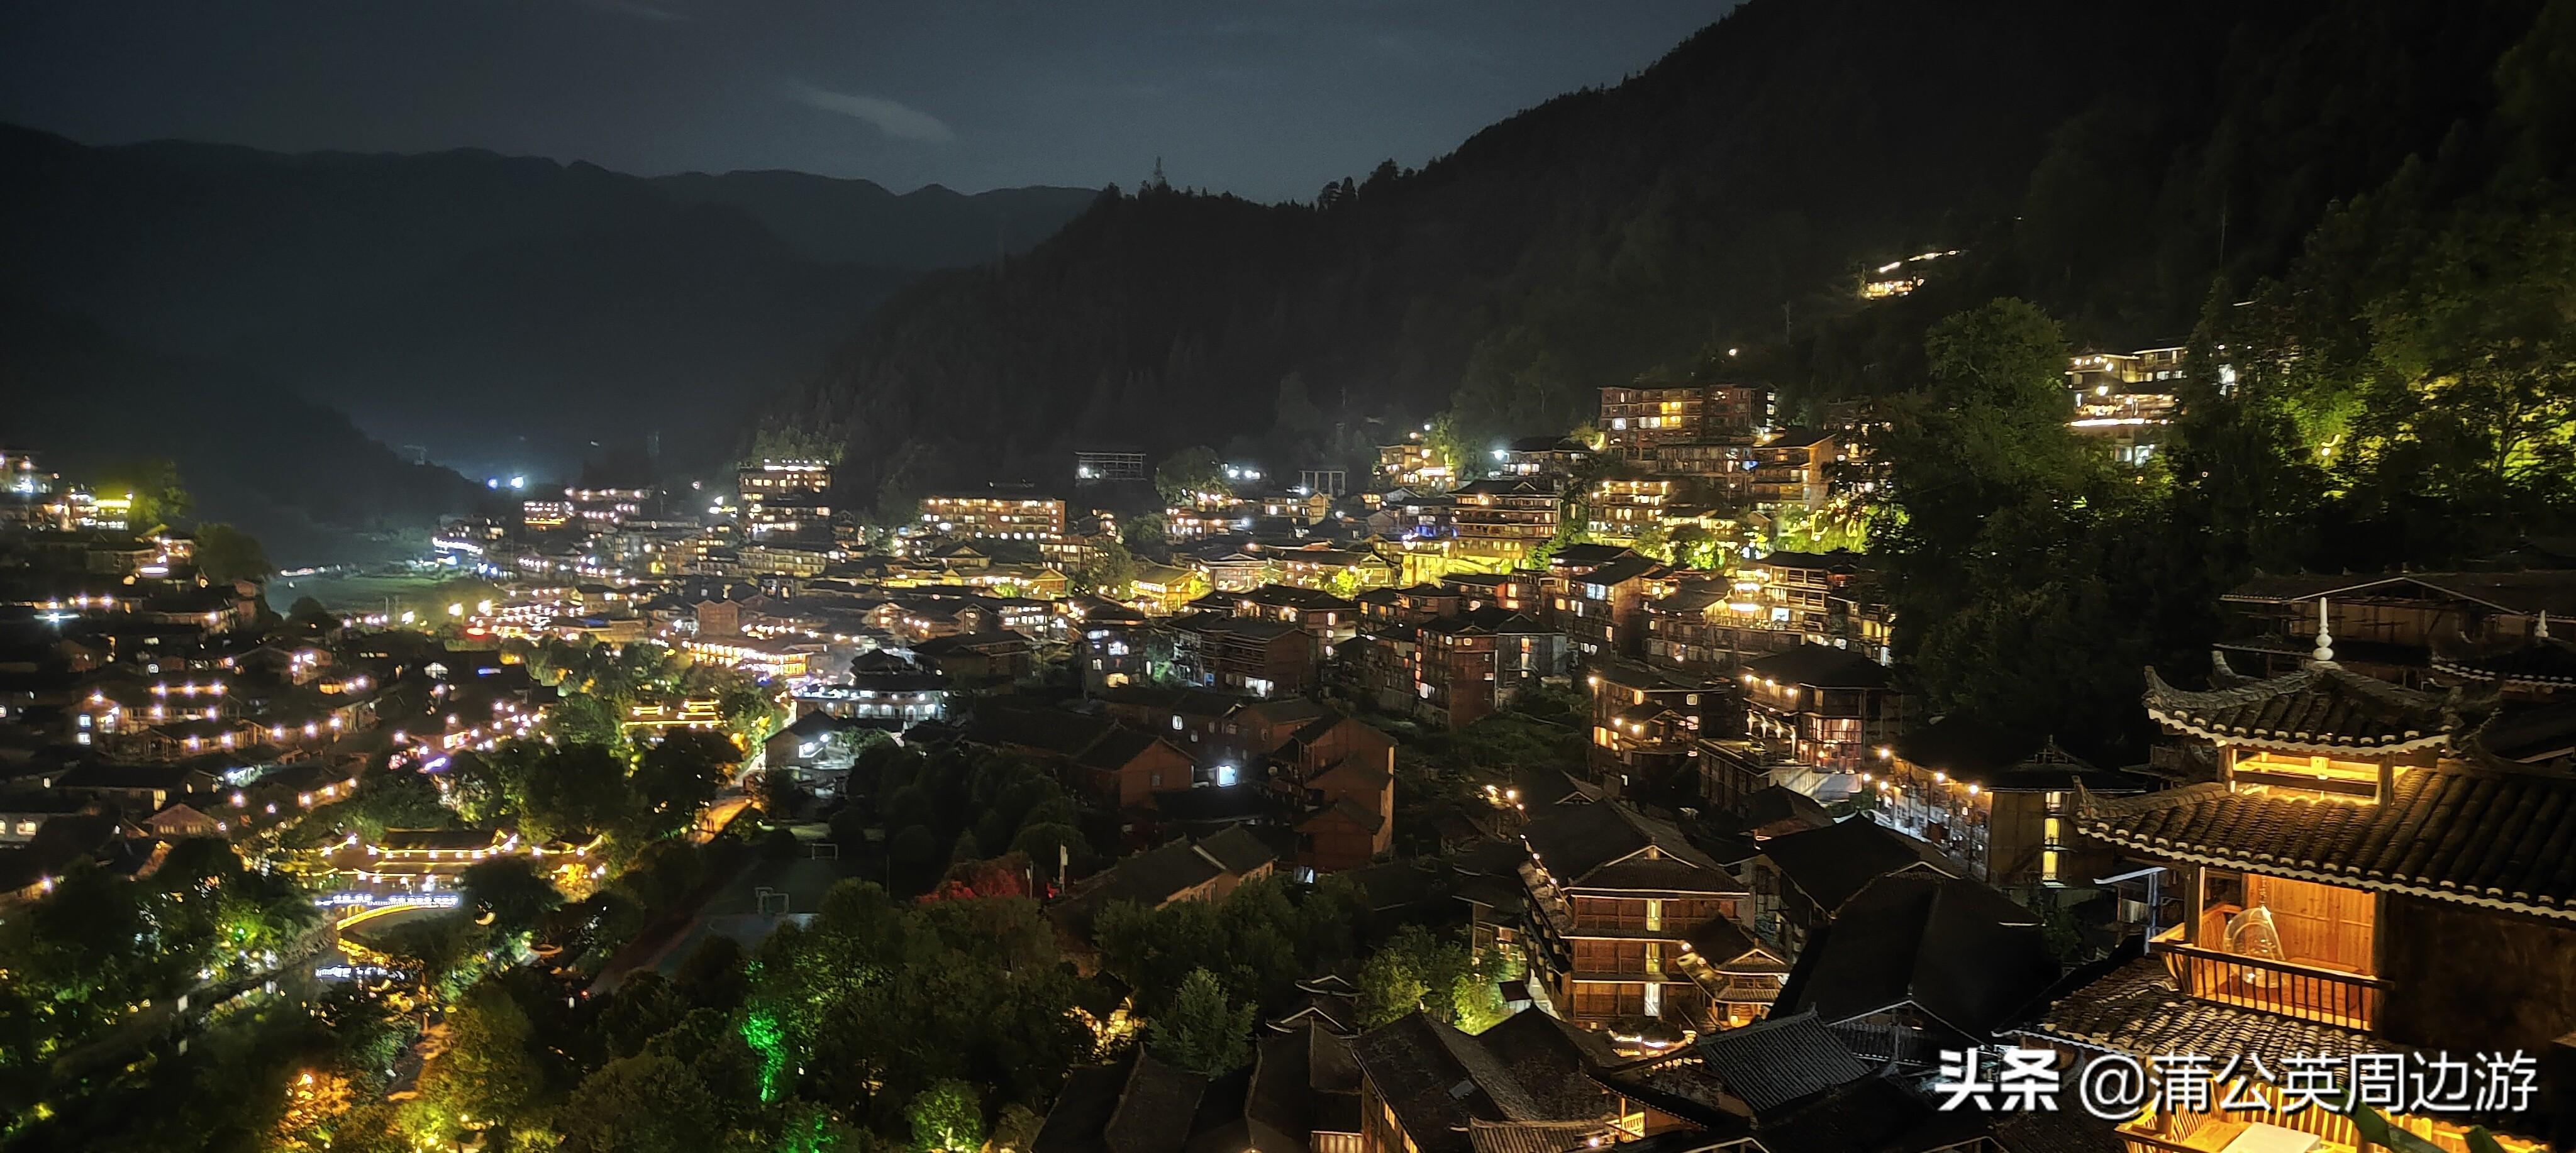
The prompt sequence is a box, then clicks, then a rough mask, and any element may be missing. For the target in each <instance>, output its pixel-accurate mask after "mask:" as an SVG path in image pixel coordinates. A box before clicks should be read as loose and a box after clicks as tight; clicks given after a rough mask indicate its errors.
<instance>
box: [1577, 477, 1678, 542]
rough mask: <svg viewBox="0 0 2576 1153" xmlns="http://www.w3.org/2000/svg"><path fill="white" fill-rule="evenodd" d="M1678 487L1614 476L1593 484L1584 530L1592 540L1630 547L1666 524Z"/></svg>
mask: <svg viewBox="0 0 2576 1153" xmlns="http://www.w3.org/2000/svg"><path fill="white" fill-rule="evenodd" d="M1678 489H1679V483H1678V482H1676V481H1674V480H1672V479H1670V478H1667V477H1659V476H1613V477H1604V478H1603V479H1601V480H1597V481H1594V482H1593V483H1592V492H1591V494H1590V508H1591V515H1590V517H1589V518H1588V519H1587V520H1586V521H1585V523H1584V526H1583V527H1584V530H1585V531H1587V532H1589V533H1591V534H1592V537H1593V539H1595V540H1599V541H1605V542H1611V543H1616V544H1623V545H1624V544H1627V543H1629V542H1630V541H1633V540H1635V539H1637V534H1638V533H1641V532H1644V531H1645V530H1646V529H1648V528H1649V527H1652V526H1655V525H1659V524H1662V523H1663V520H1664V513H1665V511H1666V510H1667V509H1669V508H1671V507H1672V504H1673V498H1674V497H1675V496H1676V495H1678V491H1677V490H1678Z"/></svg>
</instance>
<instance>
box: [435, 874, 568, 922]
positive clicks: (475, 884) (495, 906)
mask: <svg viewBox="0 0 2576 1153" xmlns="http://www.w3.org/2000/svg"><path fill="white" fill-rule="evenodd" d="M456 880H457V888H458V890H459V891H460V892H461V894H462V899H463V901H464V902H465V904H466V905H467V907H469V908H472V909H475V910H477V911H478V912H479V913H488V914H490V915H491V917H492V930H493V932H495V933H497V934H500V935H502V936H509V935H511V934H515V933H524V932H527V931H528V930H530V929H533V928H535V927H536V924H537V921H538V920H539V919H540V918H542V917H544V916H545V915H546V914H547V913H549V912H552V911H553V910H554V909H555V908H557V907H558V906H560V905H562V904H563V894H562V893H561V892H559V891H557V890H556V889H555V886H554V882H552V881H550V880H548V879H547V878H546V874H545V872H544V871H543V870H542V869H540V868H538V866H537V864H536V862H534V861H532V860H530V859H529V858H526V857H520V856H498V857H490V858H486V859H484V860H480V861H476V862H475V863H473V864H472V865H468V866H466V869H465V872H464V873H463V874H461V875H460V876H458V877H457V879H456Z"/></svg>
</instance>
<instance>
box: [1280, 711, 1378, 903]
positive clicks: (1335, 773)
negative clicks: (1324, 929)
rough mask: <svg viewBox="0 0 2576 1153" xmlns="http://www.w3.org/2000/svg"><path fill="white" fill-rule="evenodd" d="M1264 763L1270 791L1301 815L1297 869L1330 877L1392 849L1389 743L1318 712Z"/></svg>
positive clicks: (1343, 718) (1338, 716)
mask: <svg viewBox="0 0 2576 1153" xmlns="http://www.w3.org/2000/svg"><path fill="white" fill-rule="evenodd" d="M1257 708H1258V706H1256V709H1257ZM1247 711H1251V710H1247ZM1272 759H1273V760H1274V762H1275V763H1276V766H1277V767H1276V770H1275V772H1274V774H1273V775H1272V777H1271V784H1272V787H1273V788H1274V789H1276V790H1278V791H1280V792H1282V793H1285V794H1287V797H1288V800H1289V803H1290V804H1291V806H1292V807H1294V808H1295V810H1296V811H1297V812H1298V813H1300V814H1302V815H1301V816H1300V817H1299V819H1298V820H1297V825H1296V831H1297V865H1298V867H1300V868H1302V869H1307V870H1311V871H1313V872H1318V873H1332V872H1339V871H1341V870H1344V869H1356V868H1359V867H1361V866H1363V865H1366V864H1368V863H1370V862H1371V861H1375V860H1377V859H1379V858H1381V857H1384V856H1385V855H1386V853H1387V849H1388V848H1389V847H1390V846H1392V845H1393V844H1394V843H1395V739H1394V738H1393V737H1389V736H1387V735H1386V734H1385V733H1382V732H1379V731H1378V730H1377V729H1375V728H1372V727H1370V726H1368V725H1365V724H1362V723H1360V722H1359V721H1358V720H1356V719H1354V718H1352V717H1351V716H1350V715H1348V714H1346V713H1343V712H1340V711H1338V710H1332V709H1325V710H1321V715H1319V716H1316V717H1314V718H1313V719H1312V720H1309V721H1307V722H1306V724H1304V725H1303V726H1301V727H1299V728H1298V729H1297V731H1296V732H1295V733H1293V734H1290V735H1289V736H1288V738H1287V739H1286V740H1284V741H1281V742H1280V743H1279V744H1278V745H1277V747H1276V751H1275V753H1274V754H1273V758H1272Z"/></svg>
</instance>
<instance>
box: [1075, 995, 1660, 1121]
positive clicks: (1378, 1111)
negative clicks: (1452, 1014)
mask: <svg viewBox="0 0 2576 1153" xmlns="http://www.w3.org/2000/svg"><path fill="white" fill-rule="evenodd" d="M1350 1056H1351V1058H1352V1061H1353V1063H1354V1064H1355V1065H1357V1066H1358V1071H1359V1082H1360V1093H1359V1125H1360V1140H1359V1150H1358V1153H1501V1151H1505V1150H1510V1151H1514V1153H1537V1151H1540V1150H1558V1149H1564V1150H1573V1149H1596V1148H1600V1147H1602V1146H1605V1145H1609V1144H1612V1143H1614V1142H1618V1141H1625V1140H1630V1139H1633V1138H1635V1137H1637V1136H1640V1135H1642V1134H1643V1133H1644V1131H1645V1114H1644V1112H1643V1110H1642V1107H1638V1106H1632V1105H1630V1104H1629V1103H1628V1102H1627V1101H1626V1100H1625V1099H1624V1098H1621V1097H1619V1096H1618V1095H1616V1094H1613V1093H1611V1092H1609V1091H1607V1090H1605V1089H1603V1088H1602V1087H1601V1086H1600V1085H1599V1084H1597V1083H1595V1082H1594V1081H1593V1080H1592V1079H1591V1077H1590V1076H1589V1075H1588V1074H1589V1072H1590V1071H1591V1070H1592V1069H1595V1068H1598V1067H1600V1066H1602V1065H1606V1064H1609V1063H1610V1062H1611V1061H1612V1059H1613V1058H1612V1056H1611V1054H1610V1053H1609V1052H1608V1051H1607V1049H1606V1048H1605V1047H1604V1046H1602V1045H1601V1043H1600V1042H1599V1040H1598V1039H1597V1038H1592V1037H1588V1036H1584V1035H1583V1034H1581V1033H1580V1032H1579V1031H1577V1030H1574V1029H1570V1028H1568V1027H1567V1026H1566V1024H1565V1023H1564V1022H1562V1021H1559V1020H1557V1019H1555V1018H1553V1017H1550V1016H1548V1015H1547V1014H1545V1013H1542V1012H1537V1011H1534V1010H1524V1011H1523V1012H1521V1013H1519V1014H1517V1015H1515V1016H1513V1017H1512V1018H1511V1019H1510V1020H1508V1021H1505V1022H1503V1023H1502V1024H1500V1025H1496V1026H1494V1027H1493V1028H1491V1029H1487V1030H1486V1031H1484V1032H1483V1033H1479V1034H1476V1035H1474V1036H1469V1035H1467V1034H1465V1033H1462V1032H1459V1031H1458V1030H1457V1029H1454V1028H1451V1027H1450V1026H1448V1025H1444V1024H1441V1023H1440V1022H1438V1021H1434V1020H1432V1019H1431V1018H1430V1017H1429V1016H1427V1015H1425V1014H1422V1013H1418V1012H1417V1013H1414V1014H1411V1015H1409V1016H1406V1017H1404V1018H1401V1019H1399V1020H1397V1021H1394V1022H1392V1023H1389V1024H1386V1025H1381V1026H1379V1027H1377V1028H1375V1029H1371V1030H1369V1031H1368V1032H1366V1033H1362V1034H1360V1035H1359V1036H1357V1037H1353V1038H1351V1041H1350ZM1110 1147H1111V1148H1113V1149H1115V1148H1117V1146H1115V1145H1112V1146H1110ZM1211 1147H1213V1146H1211ZM1299 1147H1300V1148H1304V1147H1307V1146H1305V1145H1304V1144H1301V1145H1300V1146H1299ZM1313 1148H1315V1149H1316V1150H1317V1153H1322V1151H1323V1150H1325V1149H1327V1148H1329V1147H1328V1146H1326V1145H1324V1144H1323V1143H1322V1142H1321V1141H1320V1140H1319V1141H1317V1142H1316V1143H1314V1145H1313Z"/></svg>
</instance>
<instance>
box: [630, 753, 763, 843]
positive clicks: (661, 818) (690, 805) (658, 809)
mask: <svg viewBox="0 0 2576 1153" xmlns="http://www.w3.org/2000/svg"><path fill="white" fill-rule="evenodd" d="M741 761H742V750H741V749H740V748H737V747H736V746H735V745H734V743H733V742H732V741H730V740H727V739H726V738H724V737H722V736H720V735H718V734H715V733H710V732H706V731H703V730H700V729H675V730H673V731H672V732H670V733H669V734H667V735H665V736H664V737H663V738H662V742H661V743H660V744H657V745H654V746H653V747H651V748H648V749H646V750H644V755H643V756H642V757H641V758H638V759H637V761H636V762H635V775H634V777H633V784H634V788H635V795H636V802H637V805H636V813H637V814H638V819H639V820H640V821H641V822H642V823H643V824H642V830H643V831H644V832H645V833H646V834H647V835H650V836H669V835H670V834H673V833H677V832H680V831H682V830H684V829H686V828H688V827H689V826H690V825H691V824H692V823H693V822H695V821H696V820H697V815H698V810H700V809H703V808H705V807H706V806H707V803H708V802H710V801H713V800H715V798H716V792H717V791H718V790H719V789H721V788H722V787H723V786H724V783H725V782H726V781H728V780H730V779H732V776H733V767H734V766H735V765H737V764H739V763H741Z"/></svg>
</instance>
